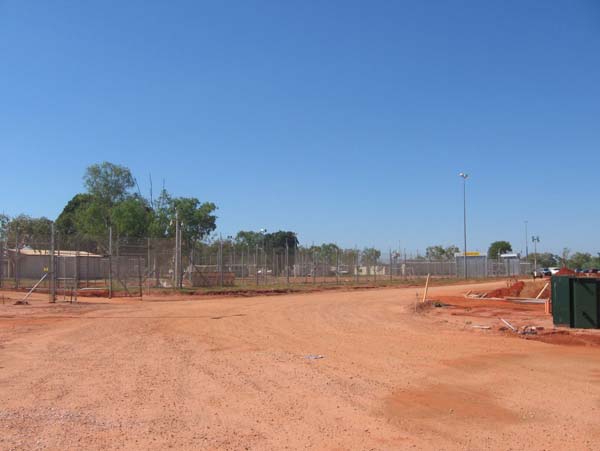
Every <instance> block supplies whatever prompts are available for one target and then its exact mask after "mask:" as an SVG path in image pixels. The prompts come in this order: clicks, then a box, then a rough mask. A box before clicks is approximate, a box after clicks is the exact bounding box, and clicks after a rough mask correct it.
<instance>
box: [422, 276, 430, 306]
mask: <svg viewBox="0 0 600 451" xmlns="http://www.w3.org/2000/svg"><path fill="white" fill-rule="evenodd" d="M427 290H429V274H427V280H426V281H425V292H424V293H423V299H421V302H425V300H426V299H427Z"/></svg>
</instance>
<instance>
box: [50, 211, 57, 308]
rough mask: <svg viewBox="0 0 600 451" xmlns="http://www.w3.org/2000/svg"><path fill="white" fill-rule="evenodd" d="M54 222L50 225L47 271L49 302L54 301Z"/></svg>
mask: <svg viewBox="0 0 600 451" xmlns="http://www.w3.org/2000/svg"><path fill="white" fill-rule="evenodd" d="M54 263H55V261H54V223H52V224H51V225H50V265H49V268H48V272H49V273H50V274H49V276H50V290H49V291H50V299H49V301H50V302H53V303H54V302H56V278H55V277H54Z"/></svg>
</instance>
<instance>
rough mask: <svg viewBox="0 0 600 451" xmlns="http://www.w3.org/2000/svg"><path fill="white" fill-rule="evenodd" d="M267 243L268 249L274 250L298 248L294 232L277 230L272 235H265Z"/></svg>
mask: <svg viewBox="0 0 600 451" xmlns="http://www.w3.org/2000/svg"><path fill="white" fill-rule="evenodd" d="M267 242H268V245H269V247H271V248H275V249H283V248H285V246H286V243H287V246H288V247H289V248H294V247H296V246H298V238H297V237H296V234H295V233H294V232H289V231H283V230H279V231H277V232H274V233H268V234H267Z"/></svg>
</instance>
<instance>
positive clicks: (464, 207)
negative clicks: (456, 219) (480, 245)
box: [458, 172, 469, 279]
mask: <svg viewBox="0 0 600 451" xmlns="http://www.w3.org/2000/svg"><path fill="white" fill-rule="evenodd" d="M458 176H459V177H461V178H462V179H463V230H464V238H465V247H464V253H463V262H464V265H465V266H464V268H465V279H467V278H468V277H467V178H469V174H466V173H464V172H461V173H460V174H458Z"/></svg>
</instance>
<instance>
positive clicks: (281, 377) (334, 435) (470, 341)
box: [0, 284, 600, 450]
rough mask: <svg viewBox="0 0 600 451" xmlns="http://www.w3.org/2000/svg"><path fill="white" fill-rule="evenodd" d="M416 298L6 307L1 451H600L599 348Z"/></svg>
mask: <svg viewBox="0 0 600 451" xmlns="http://www.w3.org/2000/svg"><path fill="white" fill-rule="evenodd" d="M497 286H500V284H487V285H486V286H484V287H481V286H480V287H478V288H479V289H484V288H492V287H497ZM471 288H472V287H471ZM466 289H467V288H465V287H463V286H452V287H440V288H434V289H432V290H431V296H432V297H435V296H436V294H440V293H442V292H443V293H444V294H447V295H453V294H454V295H456V294H459V293H461V292H464V291H465V290H466ZM416 291H417V290H416V289H415V288H401V289H375V290H366V291H354V292H322V293H312V294H302V295H283V296H275V297H273V296H271V297H254V298H216V299H202V300H191V301H143V302H140V301H135V300H129V301H112V303H107V302H104V301H96V300H93V299H90V300H88V301H86V302H84V303H80V304H76V305H73V306H71V305H70V304H68V305H57V306H48V304H47V303H46V302H45V301H42V300H40V301H38V302H34V303H32V305H30V306H22V307H17V306H12V305H5V306H2V305H0V400H1V404H0V449H2V450H10V449H56V450H58V449H60V450H67V449H73V450H75V449H77V450H81V449H86V450H94V449H103V450H106V449H108V450H113V449H126V450H138V449H139V450H141V449H152V450H164V449H169V448H171V449H186V450H192V449H228V450H229V449H230V450H240V449H242V450H243V449H253V450H255V449H257V450H263V449H264V450H281V449H327V450H341V449H352V450H362V449H365V450H367V449H376V450H398V449H435V450H440V449H477V450H481V449H503V450H507V449H530V450H542V449H546V450H549V449H573V450H586V449H590V450H597V449H600V428H599V427H598V424H599V420H600V348H598V347H582V346H580V347H574V346H558V345H552V344H546V343H541V342H534V341H526V340H521V339H517V338H509V337H503V336H498V335H490V334H485V333H481V332H475V331H464V330H460V329H459V328H457V327H456V325H455V324H453V323H452V322H445V320H444V319H443V318H440V317H439V316H435V315H431V314H427V313H415V312H414V302H415V294H416ZM542 308H543V307H542ZM307 356H312V357H315V356H323V358H307Z"/></svg>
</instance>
